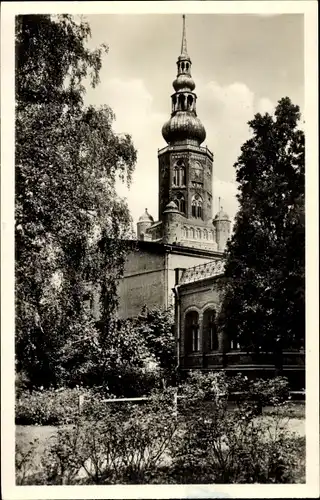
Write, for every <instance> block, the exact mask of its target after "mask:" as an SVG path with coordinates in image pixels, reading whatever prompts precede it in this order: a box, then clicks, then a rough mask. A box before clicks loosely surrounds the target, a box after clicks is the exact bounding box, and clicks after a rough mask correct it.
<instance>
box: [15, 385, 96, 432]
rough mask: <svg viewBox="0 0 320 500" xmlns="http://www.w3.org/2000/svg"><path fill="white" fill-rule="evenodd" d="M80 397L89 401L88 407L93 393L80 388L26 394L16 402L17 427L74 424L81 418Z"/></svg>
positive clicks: (21, 395)
mask: <svg viewBox="0 0 320 500" xmlns="http://www.w3.org/2000/svg"><path fill="white" fill-rule="evenodd" d="M80 395H82V396H83V397H84V398H85V401H86V400H87V402H86V405H88V404H89V402H90V401H91V400H92V396H93V393H92V391H90V390H88V389H83V388H79V387H75V388H74V389H65V388H61V389H46V390H44V389H42V390H41V389H40V390H37V391H33V392H32V393H30V392H24V393H22V394H20V396H19V397H18V398H17V400H16V406H15V422H16V424H17V425H61V424H65V423H70V422H74V420H75V419H76V418H77V417H79V396H80ZM95 397H97V396H95Z"/></svg>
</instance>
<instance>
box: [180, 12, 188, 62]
mask: <svg viewBox="0 0 320 500" xmlns="http://www.w3.org/2000/svg"><path fill="white" fill-rule="evenodd" d="M181 55H182V56H187V55H188V51H187V37H186V16H185V15H184V14H183V16H182V42H181Z"/></svg>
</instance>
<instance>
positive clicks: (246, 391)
mask: <svg viewBox="0 0 320 500" xmlns="http://www.w3.org/2000/svg"><path fill="white" fill-rule="evenodd" d="M228 387H229V394H230V395H232V393H234V392H235V391H236V392H237V393H238V397H237V402H238V403H240V404H243V403H245V402H249V403H253V404H255V408H256V411H257V413H262V408H263V407H264V406H267V405H270V406H279V405H280V404H284V403H285V402H287V401H288V399H289V382H288V379H287V378H285V377H274V378H268V379H254V380H249V379H248V377H246V376H244V375H242V374H238V375H236V376H235V377H232V378H230V379H229V381H228ZM239 393H240V394H239Z"/></svg>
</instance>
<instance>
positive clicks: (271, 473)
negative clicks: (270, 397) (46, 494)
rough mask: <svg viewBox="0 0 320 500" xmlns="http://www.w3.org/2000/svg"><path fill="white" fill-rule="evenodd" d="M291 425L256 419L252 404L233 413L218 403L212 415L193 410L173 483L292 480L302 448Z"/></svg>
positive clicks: (279, 420)
mask: <svg viewBox="0 0 320 500" xmlns="http://www.w3.org/2000/svg"><path fill="white" fill-rule="evenodd" d="M286 424H287V420H283V419H282V418H281V417H279V416H277V417H275V416H274V417H273V418H272V419H269V420H268V421H266V420H265V419H263V420H262V419H261V418H257V417H256V416H255V411H254V407H250V406H249V405H247V404H246V405H243V407H241V408H239V409H236V410H234V411H229V410H228V409H227V406H226V405H225V404H224V401H217V402H216V404H215V405H212V406H211V408H210V413H208V412H207V413H205V412H204V411H201V409H200V411H199V412H198V413H195V412H194V414H193V418H192V419H190V418H188V419H187V420H186V423H185V432H184V433H183V436H182V437H180V439H179V441H177V443H176V452H175V455H174V460H173V467H172V472H171V477H172V480H173V482H178V483H186V482H189V483H283V482H292V481H293V477H294V471H295V467H296V463H297V457H298V456H299V452H300V449H299V446H298V447H297V441H296V440H295V439H294V438H295V436H294V434H292V433H290V432H289V431H288V430H287V427H286Z"/></svg>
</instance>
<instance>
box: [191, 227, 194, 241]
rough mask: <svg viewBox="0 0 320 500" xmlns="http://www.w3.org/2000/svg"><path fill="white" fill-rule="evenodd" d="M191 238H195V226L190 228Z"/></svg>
mask: <svg viewBox="0 0 320 500" xmlns="http://www.w3.org/2000/svg"><path fill="white" fill-rule="evenodd" d="M190 238H191V239H192V240H193V239H194V229H193V227H191V228H190Z"/></svg>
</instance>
